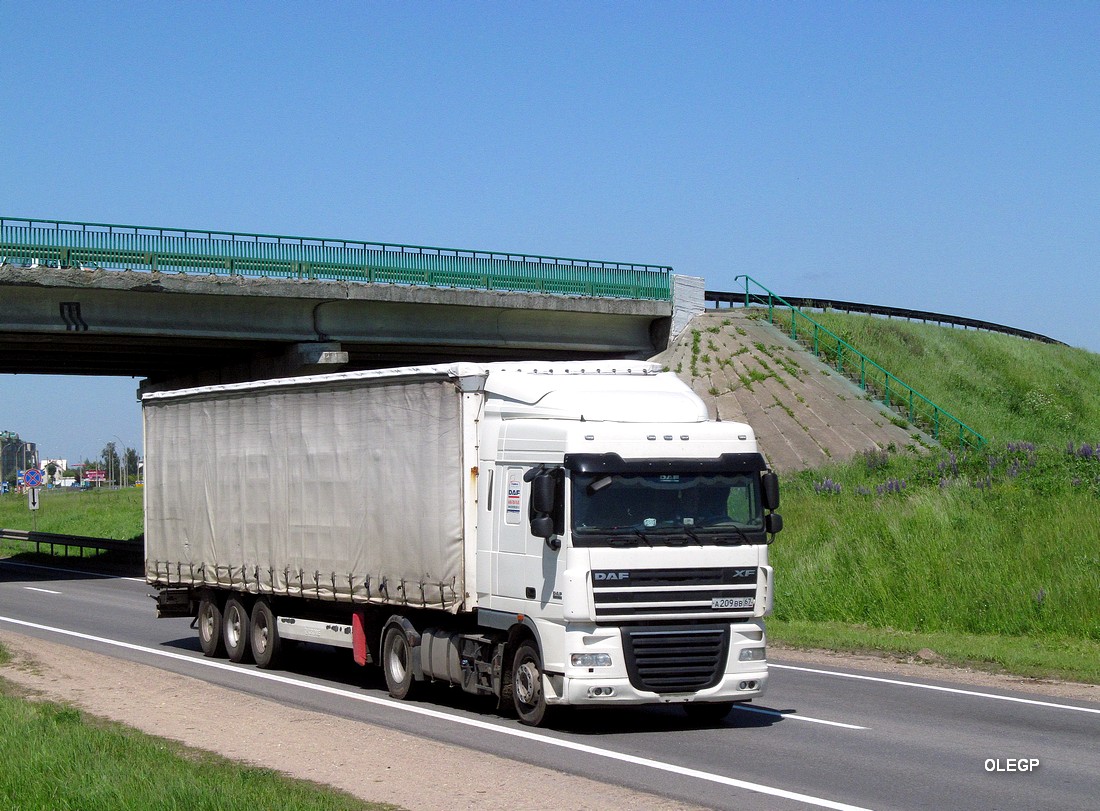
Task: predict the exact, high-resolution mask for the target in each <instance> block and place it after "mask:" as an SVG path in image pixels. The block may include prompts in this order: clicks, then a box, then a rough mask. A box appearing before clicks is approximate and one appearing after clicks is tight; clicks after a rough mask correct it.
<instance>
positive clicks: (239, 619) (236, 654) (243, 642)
mask: <svg viewBox="0 0 1100 811" xmlns="http://www.w3.org/2000/svg"><path fill="white" fill-rule="evenodd" d="M248 628H249V619H248V609H247V608H245V607H244V603H242V602H241V601H240V599H239V598H237V597H230V598H229V599H228V600H226V601H225V610H224V611H223V612H222V636H224V637H225V652H226V653H228V654H229V661H231V662H237V663H240V662H246V661H248V659H249V653H250V649H249V646H248Z"/></svg>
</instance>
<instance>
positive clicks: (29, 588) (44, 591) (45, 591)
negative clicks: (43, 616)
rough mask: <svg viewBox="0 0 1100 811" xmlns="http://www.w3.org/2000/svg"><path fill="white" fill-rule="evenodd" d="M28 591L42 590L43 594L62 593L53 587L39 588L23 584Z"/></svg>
mask: <svg viewBox="0 0 1100 811" xmlns="http://www.w3.org/2000/svg"><path fill="white" fill-rule="evenodd" d="M23 588H25V589H26V590H27V591H40V592H42V593H43V594H60V593H61V592H60V591H54V590H53V589H37V588H35V587H34V586H23Z"/></svg>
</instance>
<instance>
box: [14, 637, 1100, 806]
mask: <svg viewBox="0 0 1100 811" xmlns="http://www.w3.org/2000/svg"><path fill="white" fill-rule="evenodd" d="M0 643H2V644H3V645H4V646H5V647H7V649H8V650H9V651H10V652H11V653H12V661H11V662H10V663H9V664H8V665H7V666H4V667H0V678H4V679H7V680H9V681H11V682H14V683H16V684H18V685H20V686H21V687H23V688H24V689H25V690H27V691H30V692H31V694H32V695H35V696H39V697H41V698H45V699H50V700H54V701H62V702H68V703H70V704H72V705H75V706H77V707H80V708H81V709H83V710H85V711H86V712H88V713H90V714H92V715H96V716H100V717H102V718H108V719H110V720H112V721H117V722H119V723H122V724H126V725H127V726H131V727H135V728H137V729H140V730H142V731H144V732H148V733H150V734H153V735H158V736H161V737H164V738H170V739H172V740H176V741H180V742H181V743H184V744H186V745H188V746H193V747H198V748H201V749H206V750H209V751H214V752H217V753H219V754H221V755H224V756H225V757H228V758H232V759H234V760H240V761H246V762H250V763H254V764H256V765H259V766H263V767H265V768H269V769H276V770H278V771H281V772H284V773H286V774H289V775H291V776H293V777H298V778H302V779H305V780H312V781H314V782H317V783H323V784H327V785H331V786H334V787H336V788H339V789H342V790H344V791H347V792H349V793H351V794H353V795H355V796H357V797H360V798H362V799H364V800H369V801H372V802H385V803H394V804H397V805H400V806H404V807H405V808H407V809H410V811H421V810H423V811H438V810H439V809H448V811H452V810H453V811H461V810H462V809H482V808H484V807H485V804H486V802H489V803H490V804H491V805H492V806H495V807H507V808H509V809H514V811H540V810H541V809H545V808H563V809H571V811H572V809H576V810H577V811H584V810H585V809H591V810H592V811H597V810H598V809H607V808H616V809H639V811H642V810H644V811H650V810H652V811H693V810H694V811H700V810H699V809H698V808H697V807H696V806H689V805H683V804H681V803H677V802H673V801H671V800H666V799H663V798H661V797H656V796H653V795H650V794H643V793H640V792H636V791H631V790H629V789H626V788H622V787H619V786H612V785H606V784H603V783H597V782H594V781H591V780H587V779H585V778H581V777H575V776H572V775H568V774H563V773H560V772H555V771H552V770H549V769H543V768H539V767H536V766H530V765H527V764H525V763H520V762H518V761H512V760H508V759H505V758H499V757H495V756H492V755H486V754H482V753H480V752H476V751H473V750H469V749H464V748H461V747H457V746H449V745H446V744H441V743H435V742H433V741H427V740H424V739H421V738H418V737H415V736H412V735H406V734H403V733H400V732H395V731H392V730H389V729H386V728H384V727H380V726H377V725H372V724H365V723H361V722H357V721H349V720H347V719H343V718H339V717H336V716H332V715H326V714H324V713H317V712H310V711H306V710H298V709H293V708H288V707H285V706H283V705H281V704H277V703H274V702H270V701H266V700H264V699H260V698H255V697H253V696H249V695H246V694H244V693H239V692H235V691H232V690H228V689H224V688H220V687H215V686H212V685H209V684H206V683H205V682H201V681H199V680H197V679H192V678H189V677H187V676H180V675H176V674H174V673H169V672H167V671H164V670H159V669H157V668H153V667H148V666H146V665H139V664H133V663H131V662H126V661H123V660H121V659H114V658H111V657H109V656H103V655H99V654H93V653H88V652H85V651H81V650H78V649H76V648H69V647H65V646H63V645H57V644H54V643H50V642H43V641H40V640H37V639H33V638H31V637H27V636H23V635H21V634H15V633H11V632H9V631H7V630H3V631H0ZM777 654H778V658H782V659H784V660H786V661H798V662H800V663H803V664H805V665H806V666H811V667H812V666H815V665H818V666H834V667H836V666H848V667H854V668H858V669H862V670H869V671H872V672H878V673H883V674H887V675H890V676H893V677H898V678H904V677H920V678H925V679H934V680H938V681H945V682H955V683H958V684H960V685H968V686H971V687H979V688H981V687H986V688H996V689H1002V690H1013V691H1019V692H1025V693H1031V694H1035V695H1039V696H1047V697H1050V698H1062V699H1078V700H1085V701H1093V702H1096V703H1097V704H1100V686H1096V685H1081V684H1069V683H1063V682H1046V681H1036V680H1032V679H1020V678H1013V677H1007V676H996V675H992V674H987V673H981V672H975V671H969V670H960V669H956V668H946V667H938V666H936V665H934V664H932V665H929V664H927V663H921V662H918V661H912V662H899V661H891V660H885V659H879V658H875V657H868V656H849V655H841V654H830V653H824V652H801V651H777ZM200 706H201V712H200V711H198V710H197V708H198V707H200ZM256 741H265V742H266V745H265V746H263V747H262V748H259V749H258V748H257V747H256V745H255V742H256ZM521 770H522V772H523V781H524V783H525V784H526V785H533V786H538V795H537V796H536V797H533V798H530V799H526V800H525V799H524V797H523V796H522V795H521V794H520V793H518V792H517V791H516V775H517V772H519V771H521ZM474 774H476V775H477V776H478V778H477V781H476V782H472V781H471V780H470V775H474ZM428 775H430V779H427V778H426V777H425V776H428Z"/></svg>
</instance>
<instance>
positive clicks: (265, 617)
mask: <svg viewBox="0 0 1100 811" xmlns="http://www.w3.org/2000/svg"><path fill="white" fill-rule="evenodd" d="M250 633H251V635H252V640H251V642H252V656H253V658H254V659H255V660H256V666H257V667H262V668H265V669H266V668H271V667H276V666H277V665H278V664H279V659H280V657H281V655H282V648H283V644H282V639H280V638H279V629H278V626H277V623H276V620H275V613H274V612H273V611H272V610H271V606H270V605H268V604H267V601H266V600H257V601H256V603H255V605H253V606H252V623H251V626H250Z"/></svg>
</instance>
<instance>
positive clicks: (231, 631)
mask: <svg viewBox="0 0 1100 811" xmlns="http://www.w3.org/2000/svg"><path fill="white" fill-rule="evenodd" d="M227 613H228V615H229V622H227V623H226V624H225V625H226V628H225V641H226V644H228V645H229V646H230V647H232V648H235V647H237V644H238V643H239V642H240V641H241V614H240V612H239V611H237V609H236V608H230V609H229V611H228V612H227Z"/></svg>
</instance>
